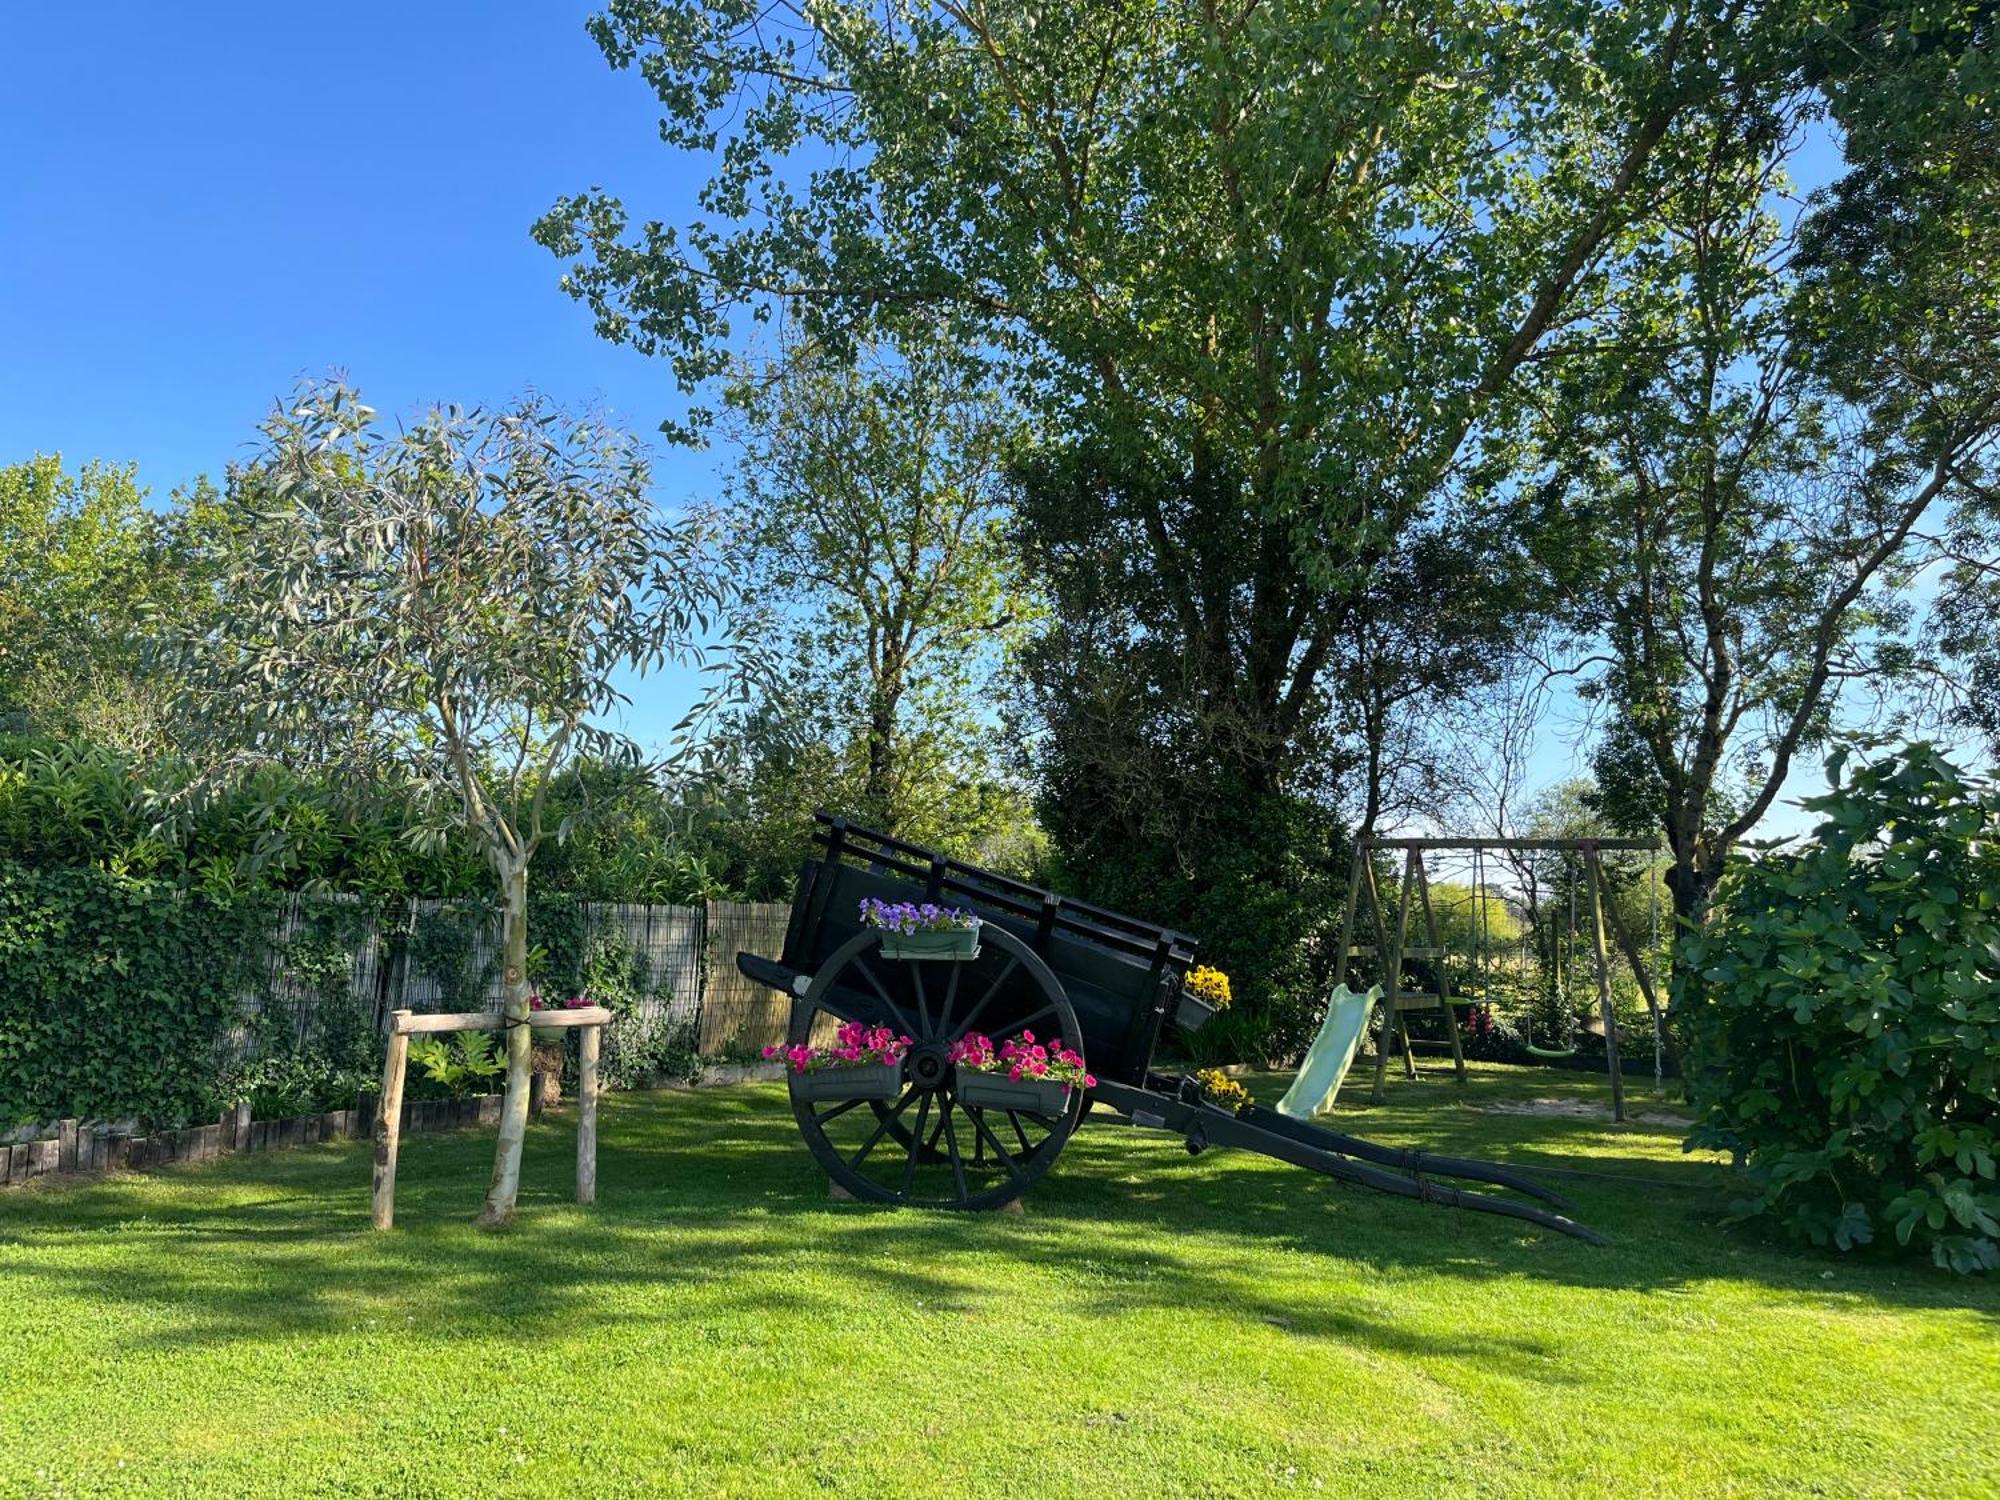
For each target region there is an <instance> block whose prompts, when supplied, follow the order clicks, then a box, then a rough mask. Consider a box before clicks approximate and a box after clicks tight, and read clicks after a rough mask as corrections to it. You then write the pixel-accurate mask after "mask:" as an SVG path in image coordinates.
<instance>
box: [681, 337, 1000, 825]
mask: <svg viewBox="0 0 2000 1500" xmlns="http://www.w3.org/2000/svg"><path fill="white" fill-rule="evenodd" d="M734 399H735V401H736V403H737V405H738V406H739V407H740V408H741V411H742V415H743V418H744V421H743V423H742V431H741V434H740V443H741V446H740V449H739V454H738V459H737V463H736V466H735V470H734V474H733V477H732V482H731V486H730V497H729V502H728V504H727V506H726V508H725V509H724V511H723V513H722V516H721V518H720V519H721V526H720V530H721V532H722V535H723V537H724V546H725V548H726V549H727V555H728V564H727V565H728V569H729V572H730V574H731V576H733V577H734V578H736V579H737V580H738V582H739V583H740V584H741V585H742V588H743V603H742V605H741V606H740V607H739V609H738V610H737V611H736V616H735V619H734V620H733V622H732V623H733V625H734V627H735V630H736V633H737V634H738V635H740V636H742V637H744V638H746V640H748V641H749V642H752V643H755V645H756V648H757V652H758V654H759V655H760V657H762V658H764V659H768V660H777V661H781V662H782V664H783V666H782V670H780V671H777V672H775V673H773V674H771V677H772V681H771V684H770V688H769V691H768V695H767V701H766V702H765V703H764V704H762V705H760V707H759V708H758V710H757V711H756V712H754V713H752V714H750V715H746V716H745V717H744V718H743V719H742V720H741V722H740V725H739V727H740V728H741V729H742V730H743V731H744V739H745V741H746V744H748V745H750V746H751V747H753V748H755V749H757V750H759V751H762V752H770V751H773V750H777V749H780V748H781V747H782V742H783V741H784V740H786V739H787V738H789V740H790V741H791V742H792V743H793V744H794V745H799V746H811V747H813V749H814V750H815V751H817V752H820V753H819V754H817V755H815V756H810V757H805V756H795V757H793V758H792V763H793V764H795V765H805V764H807V763H809V762H810V763H814V764H823V765H824V766H825V768H826V771H827V773H828V774H827V776H826V778H825V780H826V783H827V784H826V786H825V788H824V790H825V791H826V792H827V793H835V792H836V791H838V793H839V794H840V800H841V802H842V805H843V806H844V807H846V808H848V809H849V810H851V811H853V812H855V813H857V814H859V815H861V816H863V817H865V818H867V819H868V820H869V821H871V822H872V823H874V824H875V825H876V826H878V827H880V828H882V829H884V830H886V831H888V832H890V833H901V834H902V835H904V836H905V837H921V838H936V837H937V836H938V835H940V834H942V833H945V832H946V831H948V830H949V828H950V826H951V825H952V824H953V823H954V822H956V821H958V820H960V819H961V818H962V817H964V816H965V815H967V814H970V813H972V812H974V811H975V808H974V806H973V804H974V803H976V802H977V801H978V800H979V798H980V795H981V792H982V790H983V789H984V790H990V789H991V788H992V786H993V784H994V783H995V781H996V780H997V779H998V768H997V766H996V764H995V756H994V747H993V744H992V739H993V730H994V726H995V723H996V719H997V715H998V712H999V709H1000V707H1001V706H1002V705H1001V701H1000V699H1001V693H1002V689H1001V686H1000V675H1001V670H1002V668H1003V667H1004V665H1005V657H1006V653H1007V650H1008V648H1009V646H1010V644H1011V643H1012V642H1013V641H1014V640H1015V639H1016V638H1017V637H1018V635H1019V633H1020V631H1021V628H1022V626H1023V624H1024V622H1025V621H1026V620H1027V619H1028V618H1029V617H1030V616H1031V614H1032V612H1033V605H1032V601H1031V600H1030V599H1029V597H1028V594H1027V591H1026V590H1025V588H1024V587H1023V584H1022V581H1021V577H1020V569H1019V566H1018V561H1017V554H1016V553H1015V551H1014V549H1013V547H1012V546H1011V545H1010V544H1009V542H1008V540H1007V537H1006V535H1005V531H1004V522H1005V497H1004V495H1003V493H1002V481H1003V471H1004V466H1005V463H1006V459H1007V455H1008V452H1009V449H1010V447H1011V446H1012V444H1013V443H1014V442H1015V440H1016V436H1017V433H1018V422H1017V421H1016V419H1015V417H1014V414H1013V413H1011V412H1010V411H1009V409H1008V408H1007V406H1006V404H1005V403H1004V402H1003V401H1001V400H1000V399H999V398H998V397H997V396H996V395H995V394H994V393H993V391H992V388H991V385H990V382H989V381H988V380H987V379H986V378H985V376H984V374H983V371H982V368H981V366H980V365H979V363H978V362H976V361H972V360H969V359H967V358H965V357H964V356H963V355H962V354H961V353H960V352H959V351H957V350H955V349H953V348H951V347H950V346H949V345H948V344H947V343H945V342H943V341H941V340H939V339H938V338H936V337H932V336H926V335H925V334H923V333H922V332H920V331H915V330H913V331H912V332H911V334H910V335H909V336H908V337H907V338H906V339H905V340H904V341H903V342H902V343H900V344H899V345H897V346H894V347H890V346H886V345H876V346H870V347H868V348H866V349H864V350H861V351H858V357H857V358H856V359H854V360H852V361H847V360H830V359H828V358H826V357H824V356H823V355H821V354H819V353H818V352H817V351H813V350H810V349H794V350H792V351H789V353H788V357H787V358H785V359H783V360H782V361H780V362H779V363H778V364H777V365H776V366H775V367H774V368H773V369H772V370H771V371H769V372H767V373H765V374H763V375H762V376H761V377H760V378H756V379H750V378H746V379H744V380H742V381H740V382H739V383H738V384H737V386H736V389H735V393H734ZM811 811H812V808H811V805H810V803H807V804H806V805H803V806H801V807H800V808H798V809H797V812H798V814H799V815H800V816H802V817H809V815H810V813H811Z"/></svg>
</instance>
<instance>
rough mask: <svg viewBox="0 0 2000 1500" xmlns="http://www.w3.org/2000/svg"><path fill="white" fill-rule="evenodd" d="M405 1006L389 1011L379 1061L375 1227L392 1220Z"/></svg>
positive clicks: (405, 1052) (406, 1042)
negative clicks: (382, 1056)
mask: <svg viewBox="0 0 2000 1500" xmlns="http://www.w3.org/2000/svg"><path fill="white" fill-rule="evenodd" d="M409 1015H410V1012H409V1011H407V1010H398V1011H391V1012H390V1013H389V1053H388V1056H387V1058H386V1059H384V1061H383V1063H382V1106H381V1108H380V1109H379V1110H378V1111H377V1112H376V1115H375V1227H376V1228H377V1229H387V1228H389V1227H390V1226H391V1225H392V1224H394V1223H395V1222H396V1144H397V1138H398V1136H399V1135H400V1133H401V1131H402V1128H403V1067H404V1063H405V1061H406V1060H407V1059H408V1057H409V1054H410V1038H409V1034H408V1033H407V1032H405V1031H404V1030H403V1022H404V1020H405V1019H406V1018H408V1016H409Z"/></svg>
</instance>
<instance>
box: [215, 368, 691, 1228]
mask: <svg viewBox="0 0 2000 1500" xmlns="http://www.w3.org/2000/svg"><path fill="white" fill-rule="evenodd" d="M264 436H265V447H264V451H263V453H262V454H261V455H260V456H259V458H258V460H257V461H256V462H255V463H254V464H253V465H251V466H250V467H248V468H246V469H243V470H241V471H238V472H236V473H235V474H233V475H232V480H233V491H234V493H233V496H232V499H233V502H234V505H235V507H236V509H237V511H238V518H237V523H236V525H235V528H234V536H233V538H232V546H231V549H230V553H229V555H228V558H227V560H226V564H225V569H224V575H223V597H224V601H225V608H224V609H223V611H222V614H221V616H220V619H219V621H218V622H217V624H216V626H215V628H214V629H213V630H212V631H210V632H209V633H208V634H207V635H205V636H204V637H201V638H199V639H197V640H194V641H191V642H190V643H189V644H190V648H191V649H190V662H191V667H192V671H191V673H190V676H189V679H188V685H187V701H186V707H187V708H188V709H189V710H190V714H189V730H190V735H191V738H192V740H193V742H194V743H195V744H197V745H200V746H202V747H203V748H204V749H205V751H206V752H207V756H208V760H209V764H210V767H211V769H212V771H213V772H215V773H216V778H217V779H222V778H223V777H224V776H225V775H226V773H229V772H233V771H235V770H237V769H239V768H241V767H242V766H244V765H245V764H255V763H257V762H261V761H270V760H278V761H282V762H284V763H285V764H288V765H291V766H294V767H314V768H319V769H325V770H331V771H335V772H340V773H345V774H349V775H352V776H354V777H356V778H357V779H362V780H375V779H378V778H379V779H390V780H394V781H396V782H397V783H399V784H402V785H404V786H406V787H407V788H408V789H409V791H410V793H411V794H412V795H413V796H414V797H415V798H417V799H418V800H419V801H420V802H424V803H427V804H429V805H430V806H432V807H433V808H434V809H435V810H436V813H437V815H438V816H439V818H440V819H441V820H442V821H444V822H446V823H450V824H456V825H458V826H460V827H462V828H464V829H465V830H466V831H467V832H468V833H469V834H470V835H471V837H473V838H474V839H475V840H476V841H477V842H478V843H479V845H480V846H481V847H482V848H483V850H484V853H485V856H486V860H487V863H488V866H489V868H490V870H491V873H492V879H493V886H494V890H495V893H496V895H497V896H498V898H499V903H500V911H501V927H502V938H503V944H502V951H503V956H504V962H503V967H502V982H503V988H504V1001H503V1008H504V1012H505V1015H506V1017H507V1020H508V1023H509V1024H508V1028H507V1090H506V1096H505V1099H504V1101H503V1103H502V1107H501V1118H500V1131H499V1141H498V1145H497V1147H496V1150H495V1153H494V1163H493V1176H492V1181H491V1184H490V1186H489V1187H488V1190H487V1195H486V1202H485V1205H484V1207H483V1209H482V1211H481V1213H480V1222H481V1223H483V1224H486V1225H489V1226H498V1225H502V1224H505V1223H507V1222H508V1221H509V1220H510V1219H511V1218H512V1217H513V1213H514V1202H515V1197H516V1194H517V1192H518V1190H519V1185H520V1166H521V1145H522V1140H523V1138H524V1135H525V1132H526V1127H527V1119H528V1073H529V1054H530V1045H529V1028H528V1026H527V1025H526V1024H525V1023H526V1022H527V1019H528V1011H529V1006H528V926H527V924H528V876H529V870H530V867H531V865H532V863H533V861H534V858H535V854H536V852H537V850H539V849H540V848H541V847H542V845H543V844H544V843H545V842H546V841H549V840H553V839H559V838H561V837H562V836H564V834H565V833H566V831H567V829H566V827H565V826H564V822H565V821H566V819H564V817H563V816H562V814H559V812H558V808H557V806H556V804H555V802H554V801H553V800H552V796H551V794H552V791H554V790H555V789H556V788H557V786H558V783H559V780H560V778H562V777H563V775H564V773H565V772H566V771H568V770H570V769H571V768H573V767H576V766H577V765H579V764H580V763H581V762H582V761H583V760H585V759H586V758H587V759H590V760H593V761H595V762H598V763H599V764H603V763H607V762H609V763H611V764H614V765H615V764H620V763H624V764H629V763H631V762H632V761H633V760H634V759H635V758H636V753H637V752H636V747H635V746H633V745H632V744H631V742H630V741H629V740H627V739H626V738H624V737H623V736H622V735H620V734H618V733H616V732H615V731H614V730H612V729H611V728H610V727H608V725H607V723H606V720H607V717H608V716H609V715H610V714H611V712H612V711H613V710H614V709H615V707H616V706H617V705H618V704H619V703H620V702H621V701H622V698H621V694H620V691H619V686H618V684H619V681H620V679H621V677H622V676H623V675H624V674H625V673H627V672H634V671H636V672H643V671H646V670H648V669H649V668H653V667H657V666H659V665H660V664H661V663H663V662H665V661H668V660H686V659H689V658H691V657H692V656H693V655H694V654H695V646H694V644H693V643H694V642H695V641H697V640H699V639H700V638H701V637H702V636H703V635H705V634H706V632H707V630H708V628H709V622H710V620H711V618H712V617H713V613H714V611H715V609H716V608H717V606H718V605H719V603H720V600H719V598H718V596H717V591H716V588H715V585H714V583H713V575H712V574H711V573H710V572H709V571H708V570H707V569H706V568H705V567H704V566H703V560H702V553H701V544H700V539H699V536H698V534H697V533H696V532H695V530H694V529H693V528H691V527H689V526H686V525H680V524H673V523H669V522H667V521H665V520H663V519H662V517H661V516H660V514H659V513H658V512H657V511H656V509H655V508H654V505H653V502H652V499H651V497H650V495H649V493H648V491H649V488H650V484H651V476H650V472H649V469H648V465H647V462H646V459H645V457H644V454H643V452H642V451H641V450H640V449H639V447H638V446H637V445H636V444H635V443H634V442H633V441H632V440H631V439H630V438H629V437H627V436H626V435H624V434H622V433H619V432H617V431H615V430H612V429H608V428H606V427H603V426H601V425H599V424H596V423H593V422H590V421H586V420H576V419H571V418H566V417H564V416H563V415H562V414H560V413H558V412H555V411H553V410H550V409H548V408H546V407H544V406H542V405H540V404H538V403H533V402H530V403H527V404H525V405H523V406H521V407H519V408H517V409H515V410H511V411H505V412H495V413H483V412H470V413H468V412H465V411H462V410H459V409H457V408H451V409H444V410H439V411H434V412H432V413H431V414H430V415H429V416H428V417H427V418H425V419H424V420H423V421H421V422H418V423H416V424H415V425H413V426H410V427H408V428H406V429H404V430H400V431H397V432H393V433H391V432H387V431H384V430H383V429H382V428H381V427H380V426H379V425H378V424H377V423H376V421H375V417H374V413H373V412H372V411H371V410H370V409H369V408H367V407H365V406H363V405H361V404H360V403H359V401H358V399H357V398H356V397H355V396H354V394H353V393H352V392H350V391H348V390H346V389H344V388H342V387H339V386H330V387H317V388H308V389H306V390H304V391H302V392H301V394H300V395H299V397H298V399H296V400H295V401H293V402H291V403H288V404H286V405H283V406H281V407H280V408H279V409H278V410H277V411H276V412H274V413H273V415H272V416H271V418H270V419H269V421H267V422H266V423H265V426H264ZM568 811H572V810H571V809H566V810H565V812H568Z"/></svg>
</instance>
